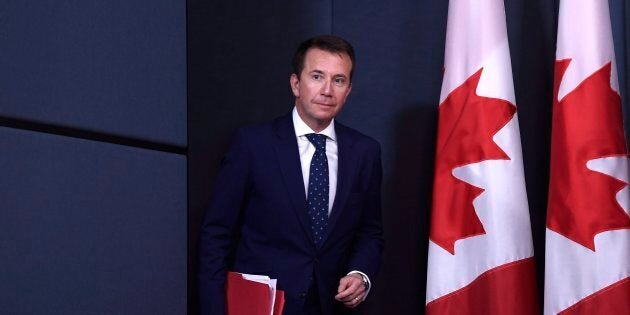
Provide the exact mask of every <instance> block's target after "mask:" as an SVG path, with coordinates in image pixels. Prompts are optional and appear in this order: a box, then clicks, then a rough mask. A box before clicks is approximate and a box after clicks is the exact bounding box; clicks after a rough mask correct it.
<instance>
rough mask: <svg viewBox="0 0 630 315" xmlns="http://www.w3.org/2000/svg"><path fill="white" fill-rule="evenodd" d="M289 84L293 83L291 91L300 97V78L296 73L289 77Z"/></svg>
mask: <svg viewBox="0 0 630 315" xmlns="http://www.w3.org/2000/svg"><path fill="white" fill-rule="evenodd" d="M289 85H291V91H292V92H293V95H294V96H295V97H300V79H299V78H298V76H297V75H296V74H295V73H292V74H291V78H289Z"/></svg>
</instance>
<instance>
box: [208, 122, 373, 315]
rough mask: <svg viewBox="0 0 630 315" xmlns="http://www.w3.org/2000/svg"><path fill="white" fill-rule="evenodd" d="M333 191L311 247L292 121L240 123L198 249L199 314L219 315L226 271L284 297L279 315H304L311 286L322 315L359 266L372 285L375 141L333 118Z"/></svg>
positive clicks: (333, 310)
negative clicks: (263, 281)
mask: <svg viewBox="0 0 630 315" xmlns="http://www.w3.org/2000/svg"><path fill="white" fill-rule="evenodd" d="M335 132H336V134H337V144H338V157H339V159H338V161H339V164H338V173H337V193H336V197H335V200H334V203H333V207H332V210H331V213H330V219H329V224H328V228H327V231H326V233H325V235H324V239H323V241H322V243H321V244H320V245H319V246H316V245H315V243H314V241H313V235H312V232H311V228H310V221H309V218H308V216H307V210H306V195H305V192H304V181H303V177H302V170H301V166H300V157H299V152H298V146H297V140H296V135H295V129H294V127H293V121H292V118H291V115H290V114H289V115H286V116H283V117H280V118H277V119H275V120H273V121H271V122H268V123H264V124H260V125H255V126H250V127H244V128H241V129H239V130H238V131H237V132H236V135H235V139H234V140H233V142H232V145H231V147H230V149H229V150H228V152H227V154H226V156H225V157H224V159H223V162H222V165H221V169H220V171H219V173H218V175H217V177H216V180H215V182H214V189H213V192H212V195H211V201H210V206H209V208H208V209H207V213H206V218H205V221H204V224H203V228H202V232H201V239H200V245H199V254H200V265H199V273H198V281H199V293H200V303H201V305H200V306H201V312H202V314H213V315H219V314H220V315H223V314H225V290H224V286H225V275H226V271H237V272H242V273H251V274H262V275H269V276H270V277H271V278H276V279H278V287H279V289H282V290H284V291H285V298H286V304H285V312H284V314H286V315H293V314H302V309H303V305H304V298H305V296H306V293H307V291H308V289H309V287H310V286H311V284H312V281H313V280H315V281H316V283H317V288H318V293H319V298H320V306H321V309H322V311H323V313H324V314H338V313H342V312H344V311H345V310H346V309H345V308H344V307H343V305H342V304H341V303H340V302H337V301H336V300H335V299H334V296H335V294H336V293H337V287H338V285H339V279H341V278H342V277H343V276H345V275H346V274H347V273H348V272H349V271H352V270H358V271H361V272H364V273H365V274H367V275H368V276H369V277H370V280H374V279H375V275H376V272H377V270H378V267H379V264H380V255H381V251H382V247H383V238H382V222H381V206H380V204H381V200H380V196H381V193H380V190H381V178H382V170H381V159H380V146H379V144H378V143H377V142H376V141H375V140H373V139H372V138H369V137H367V136H365V135H362V134H360V133H359V132H357V131H355V130H353V129H351V128H348V127H345V126H343V125H342V124H340V123H338V122H335Z"/></svg>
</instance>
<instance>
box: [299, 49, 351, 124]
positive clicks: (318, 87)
mask: <svg viewBox="0 0 630 315" xmlns="http://www.w3.org/2000/svg"><path fill="white" fill-rule="evenodd" d="M351 70H352V61H350V57H348V55H347V54H343V53H342V54H338V53H330V52H327V51H324V50H321V49H317V48H311V49H309V50H308V51H307V52H306V56H305V58H304V69H303V70H302V73H301V74H300V77H299V78H298V77H297V75H295V74H292V75H291V80H290V83H291V90H292V91H293V95H295V107H296V109H297V112H298V114H299V115H300V118H302V120H303V121H304V122H305V123H306V124H307V125H308V126H309V127H311V129H313V130H314V131H316V132H319V131H321V130H323V129H324V128H326V127H327V126H328V124H330V121H331V120H332V119H333V118H334V117H335V116H336V115H337V113H339V111H340V110H341V108H342V107H343V104H344V103H345V102H346V97H348V94H350V90H351V89H352V86H351V82H350V71H351Z"/></svg>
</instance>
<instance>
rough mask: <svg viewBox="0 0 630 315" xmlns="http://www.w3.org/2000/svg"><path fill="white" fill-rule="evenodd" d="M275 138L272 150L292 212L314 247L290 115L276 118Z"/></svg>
mask: <svg viewBox="0 0 630 315" xmlns="http://www.w3.org/2000/svg"><path fill="white" fill-rule="evenodd" d="M274 128H275V132H276V138H275V141H274V150H275V153H276V157H277V158H278V163H279V164H278V165H279V166H280V170H281V173H282V177H283V179H284V183H285V185H286V187H287V191H288V194H289V199H290V200H291V204H292V205H293V210H294V211H295V214H296V215H297V217H298V218H299V221H300V224H301V225H302V229H303V230H304V232H305V233H306V235H307V236H308V239H309V240H310V241H311V244H313V246H314V241H313V235H312V233H311V228H310V227H311V223H310V220H309V218H308V214H307V211H306V194H305V193H304V179H303V178H304V177H303V176H302V166H301V162H300V155H299V151H298V146H297V141H296V136H295V128H294V127H293V121H292V117H291V115H290V114H289V115H286V116H283V117H280V118H278V119H277V120H276V121H275V123H274Z"/></svg>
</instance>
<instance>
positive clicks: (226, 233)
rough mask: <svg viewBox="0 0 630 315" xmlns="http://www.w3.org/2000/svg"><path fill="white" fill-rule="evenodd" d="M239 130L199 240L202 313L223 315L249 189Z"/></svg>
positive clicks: (218, 180)
mask: <svg viewBox="0 0 630 315" xmlns="http://www.w3.org/2000/svg"><path fill="white" fill-rule="evenodd" d="M245 143H246V141H245V140H244V136H243V132H242V131H241V130H238V131H237V132H236V135H235V137H234V139H233V141H232V144H231V146H230V148H229V150H228V152H227V154H226V155H225V157H224V158H223V161H222V163H221V167H220V170H219V172H218V174H217V176H216V178H215V181H214V185H213V187H214V188H213V191H212V194H211V198H210V204H209V206H208V208H207V210H206V217H205V220H204V223H203V226H202V229H201V236H200V240H199V272H198V283H199V301H200V311H201V314H204V315H225V314H226V309H225V279H226V271H227V268H228V258H229V257H230V255H231V254H232V251H233V248H234V240H235V239H236V237H237V234H238V229H239V226H238V225H239V223H238V222H239V216H240V212H241V208H242V206H243V204H244V203H245V200H246V198H247V193H248V190H249V186H250V183H249V165H248V164H249V163H248V156H249V155H248V151H247V148H246V144H245Z"/></svg>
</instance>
